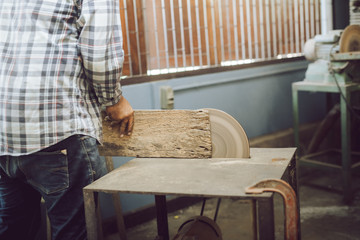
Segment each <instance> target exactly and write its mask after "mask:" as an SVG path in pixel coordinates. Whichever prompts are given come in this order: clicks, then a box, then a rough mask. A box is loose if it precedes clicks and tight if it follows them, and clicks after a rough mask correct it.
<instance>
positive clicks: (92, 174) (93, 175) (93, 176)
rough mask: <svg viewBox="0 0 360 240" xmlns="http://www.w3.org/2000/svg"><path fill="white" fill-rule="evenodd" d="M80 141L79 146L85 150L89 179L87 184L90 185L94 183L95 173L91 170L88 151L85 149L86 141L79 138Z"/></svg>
mask: <svg viewBox="0 0 360 240" xmlns="http://www.w3.org/2000/svg"><path fill="white" fill-rule="evenodd" d="M80 140H81V146H82V148H83V149H84V150H85V153H86V160H87V162H88V166H89V175H90V177H91V182H89V184H90V183H92V182H94V181H95V174H94V172H95V171H94V168H93V166H92V164H91V158H90V157H89V154H88V149H87V147H86V145H85V144H84V140H86V139H84V138H80Z"/></svg>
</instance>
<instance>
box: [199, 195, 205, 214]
mask: <svg viewBox="0 0 360 240" xmlns="http://www.w3.org/2000/svg"><path fill="white" fill-rule="evenodd" d="M205 205H206V198H204V200H203V202H202V205H201V211H200V216H204V210H205Z"/></svg>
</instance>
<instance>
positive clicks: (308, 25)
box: [305, 0, 311, 40]
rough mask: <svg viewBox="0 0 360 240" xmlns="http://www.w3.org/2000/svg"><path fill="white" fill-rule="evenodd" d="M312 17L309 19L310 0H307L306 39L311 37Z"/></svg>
mask: <svg viewBox="0 0 360 240" xmlns="http://www.w3.org/2000/svg"><path fill="white" fill-rule="evenodd" d="M310 25H311V24H310V19H309V1H308V0H305V26H306V29H305V30H306V37H305V40H308V39H309V38H310V27H311V26H310Z"/></svg>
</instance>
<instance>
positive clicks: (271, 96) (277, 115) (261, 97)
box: [101, 60, 326, 217]
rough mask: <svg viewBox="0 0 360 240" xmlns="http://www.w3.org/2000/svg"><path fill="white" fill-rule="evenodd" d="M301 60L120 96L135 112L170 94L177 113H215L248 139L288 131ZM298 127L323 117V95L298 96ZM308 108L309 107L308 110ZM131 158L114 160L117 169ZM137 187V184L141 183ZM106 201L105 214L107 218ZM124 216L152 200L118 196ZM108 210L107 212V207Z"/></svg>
mask: <svg viewBox="0 0 360 240" xmlns="http://www.w3.org/2000/svg"><path fill="white" fill-rule="evenodd" d="M307 65H308V62H307V61H305V60H300V61H295V62H289V63H280V64H274V65H267V66H262V67H253V68H245V69H241V70H235V71H228V72H222V73H213V74H204V75H200V76H194V77H184V78H177V79H169V80H166V81H157V82H151V83H144V84H136V85H129V86H124V87H123V91H124V96H125V97H126V98H127V99H128V100H129V102H130V103H131V104H132V106H133V107H134V108H135V109H159V108H160V90H159V89H160V87H161V86H170V87H172V88H173V89H174V98H175V109H199V108H217V109H220V110H223V111H225V112H227V113H229V114H230V115H232V116H233V117H234V118H236V119H237V120H238V122H239V123H240V124H241V125H242V127H243V128H244V130H245V132H246V133H247V135H248V137H249V138H253V137H257V136H261V135H264V134H269V133H272V132H275V131H279V130H283V129H287V128H290V127H292V124H293V119H292V99H291V83H293V82H296V81H302V80H303V78H304V75H305V71H306V68H307ZM299 98H300V117H301V118H300V121H301V122H302V123H305V122H313V121H318V120H320V119H321V118H322V117H323V116H324V114H325V105H326V104H325V100H326V99H325V95H321V94H313V93H305V92H304V93H300V94H299ZM309 106H311V107H309ZM128 160H130V158H115V159H114V164H115V166H116V167H117V166H120V165H121V164H123V163H124V162H126V161H128ZM139 181H141V179H139ZM110 201H111V200H109V198H106V199H102V200H101V202H102V206H103V207H102V208H104V209H103V214H104V216H105V217H108V216H111V215H112V212H113V210H112V209H111V207H108V206H109V205H111V204H110ZM121 201H122V207H123V210H124V212H128V211H132V210H135V209H137V208H139V207H142V206H144V205H147V204H150V203H152V202H153V196H141V195H129V194H122V195H121ZM105 206H106V207H105Z"/></svg>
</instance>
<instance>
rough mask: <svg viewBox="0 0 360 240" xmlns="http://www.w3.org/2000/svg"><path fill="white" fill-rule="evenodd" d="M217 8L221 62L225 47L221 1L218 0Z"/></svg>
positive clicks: (223, 59) (223, 58)
mask: <svg viewBox="0 0 360 240" xmlns="http://www.w3.org/2000/svg"><path fill="white" fill-rule="evenodd" d="M218 8H219V25H220V26H219V28H220V29H219V31H220V45H221V62H223V61H225V49H224V24H223V14H222V11H223V9H222V1H220V0H218Z"/></svg>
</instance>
